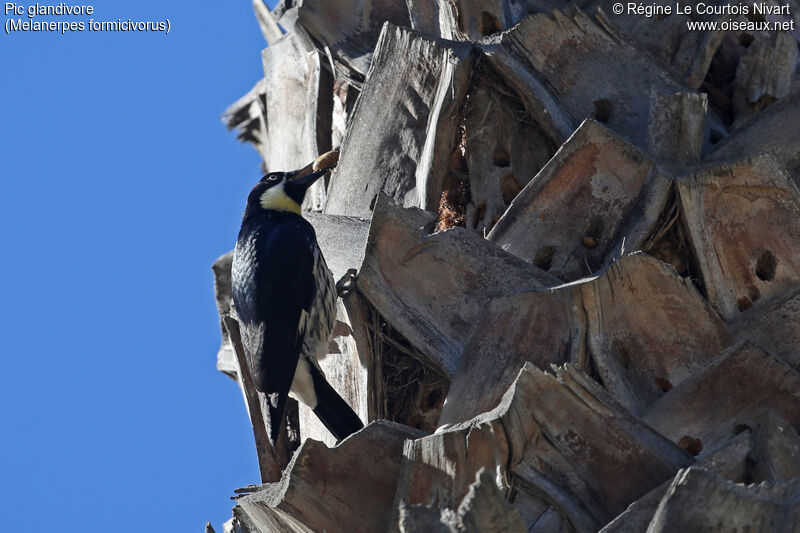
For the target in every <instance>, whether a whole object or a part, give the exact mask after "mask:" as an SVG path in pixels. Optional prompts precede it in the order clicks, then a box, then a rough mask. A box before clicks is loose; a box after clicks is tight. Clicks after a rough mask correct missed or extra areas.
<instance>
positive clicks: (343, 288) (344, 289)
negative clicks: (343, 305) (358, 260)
mask: <svg viewBox="0 0 800 533" xmlns="http://www.w3.org/2000/svg"><path fill="white" fill-rule="evenodd" d="M357 280H358V271H357V270H356V269H355V268H351V269H349V270H348V271H347V273H345V275H344V276H342V279H340V280H339V281H337V282H336V294H337V295H338V296H339V298H344V297H345V296H346V295H347V294H348V293H349V292H350V291H352V290H353V287H355V285H356V281H357Z"/></svg>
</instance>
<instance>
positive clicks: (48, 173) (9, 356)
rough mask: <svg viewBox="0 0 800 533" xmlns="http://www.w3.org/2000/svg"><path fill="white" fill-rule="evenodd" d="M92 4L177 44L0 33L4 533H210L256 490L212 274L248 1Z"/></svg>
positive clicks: (230, 167) (226, 206) (235, 220)
mask: <svg viewBox="0 0 800 533" xmlns="http://www.w3.org/2000/svg"><path fill="white" fill-rule="evenodd" d="M52 3H53V4H57V2H52ZM26 5H27V4H26ZM92 5H93V6H94V8H95V14H94V17H95V18H96V19H98V20H116V19H118V18H121V19H123V20H125V19H127V18H131V19H134V20H136V19H140V20H160V19H165V18H169V19H170V22H171V32H170V33H169V35H163V34H147V33H89V32H88V31H87V32H83V33H77V34H70V35H65V36H60V35H52V34H41V33H30V34H13V35H10V36H9V35H6V34H5V33H3V34H0V65H1V68H2V71H3V73H2V83H1V84H0V97H1V98H0V101H2V117H1V118H0V124H1V126H0V127H2V137H0V161H2V173H1V175H2V184H3V185H2V192H0V228H1V229H0V232H2V256H0V259H1V260H0V279H1V280H2V287H3V288H2V311H0V313H2V316H1V317H0V342H2V348H1V349H2V356H3V359H2V361H3V369H2V373H1V374H0V376H1V378H0V379H2V386H0V409H1V410H2V411H0V412H1V413H2V436H1V437H2V438H0V469H1V470H0V484H1V485H0V487H1V488H0V490H1V491H2V493H0V530H1V531H16V532H40V531H41V532H52V531H58V532H62V531H66V532H72V531H75V532H95V531H96V532H100V531H102V532H106V531H114V532H127V531H131V532H137V533H141V532H142V531H165V532H195V531H196V532H201V531H203V525H204V523H205V522H206V521H207V520H208V521H211V522H212V524H214V525H215V527H218V526H219V525H220V524H221V523H222V522H223V521H225V520H227V519H228V518H229V517H230V515H231V506H232V502H231V501H230V500H229V499H228V498H229V496H230V495H232V491H233V489H234V488H236V487H239V486H243V485H247V484H249V483H254V482H257V481H258V469H257V464H256V456H255V450H254V445H253V439H252V433H251V430H250V426H249V423H248V420H247V415H246V413H245V410H244V405H243V402H242V397H241V394H240V393H239V390H238V388H237V386H236V384H235V383H234V382H233V381H232V380H230V379H228V378H226V377H225V376H223V375H222V374H220V373H219V372H217V370H216V369H215V357H216V350H217V348H218V345H219V331H218V326H217V315H216V308H215V305H214V299H213V290H212V284H213V278H212V275H211V269H210V268H211V263H212V262H213V260H214V259H215V258H216V257H217V256H219V255H221V254H222V253H224V252H226V251H228V250H229V249H231V248H232V246H233V243H234V240H235V237H236V232H237V230H238V225H239V219H240V216H241V211H242V208H243V206H244V200H245V198H246V195H247V192H248V191H249V190H250V188H251V187H252V185H253V184H254V183H255V181H257V180H258V178H259V174H258V172H259V167H258V165H259V159H258V157H257V154H256V152H255V150H253V149H252V148H251V147H249V146H245V145H242V144H239V143H238V142H237V141H236V140H235V136H234V135H233V134H232V133H230V132H227V131H226V130H225V128H224V126H223V125H222V123H221V122H220V119H219V116H220V114H221V113H222V111H224V109H225V108H226V107H227V106H228V105H229V104H231V103H233V102H234V101H235V100H236V99H237V98H238V97H240V96H241V95H243V94H244V93H245V92H246V91H247V90H249V89H250V87H251V85H252V84H253V83H254V82H255V81H256V80H257V79H258V78H259V77H260V76H261V60H260V53H259V52H260V50H261V49H262V48H263V47H264V46H265V43H264V41H263V38H262V36H261V33H260V31H259V30H258V26H257V23H256V21H255V18H254V17H253V14H252V7H251V4H250V2H249V0H237V1H234V2H224V3H222V2H210V1H201V2H196V1H195V2H189V1H177V0H166V1H164V0H162V1H155V0H137V1H132V0H126V1H120V0H114V1H112V0H98V1H96V2H95V3H94V4H92ZM5 18H6V17H5V15H4V17H3V22H4V23H5ZM62 19H63V18H62ZM218 531H221V529H219V527H218Z"/></svg>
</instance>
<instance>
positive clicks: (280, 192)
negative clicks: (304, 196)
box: [259, 182, 300, 215]
mask: <svg viewBox="0 0 800 533" xmlns="http://www.w3.org/2000/svg"><path fill="white" fill-rule="evenodd" d="M284 184H285V182H283V183H280V184H278V185H275V186H274V187H270V188H269V189H267V190H266V191H264V193H263V194H262V195H261V198H260V200H259V201H260V203H261V207H263V208H264V209H273V210H275V211H291V212H292V213H297V214H298V215H299V214H300V204H298V203H297V202H295V201H294V200H292V199H291V198H290V197H289V195H288V194H286V190H285V189H284V188H283V186H284Z"/></svg>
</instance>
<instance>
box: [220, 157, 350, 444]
mask: <svg viewBox="0 0 800 533" xmlns="http://www.w3.org/2000/svg"><path fill="white" fill-rule="evenodd" d="M306 169H308V167H306ZM329 170H330V168H326V169H323V170H320V171H317V172H311V173H307V171H306V170H305V169H301V170H296V171H294V172H272V173H269V174H267V175H266V176H264V177H263V178H262V179H261V181H259V182H258V184H257V185H256V186H255V187H254V188H253V190H252V191H251V192H250V195H249V196H248V198H247V206H246V207H245V211H244V216H243V217H242V227H241V230H240V231H239V238H238V240H237V241H236V248H235V250H234V254H233V268H232V272H231V276H232V285H233V302H234V307H235V309H236V313H237V315H238V318H239V324H240V329H241V334H242V335H241V336H242V344H243V345H244V351H245V354H246V356H247V360H248V362H249V364H250V370H251V373H252V375H253V380H254V382H255V385H256V388H257V389H258V390H259V391H260V392H263V393H264V394H266V396H267V399H268V402H267V403H268V407H269V415H270V416H269V419H270V426H271V427H270V429H269V436H270V441H271V442H272V444H273V445H274V444H275V442H276V441H277V438H278V435H279V432H280V428H281V424H282V422H283V416H284V412H285V410H286V400H287V396H289V395H291V396H292V397H294V398H295V399H297V400H299V401H301V402H303V403H304V404H306V405H307V406H309V407H310V408H311V409H313V410H314V413H315V414H316V415H317V417H318V418H319V419H320V421H321V422H322V423H323V424H324V425H325V427H326V428H328V430H329V431H330V432H331V433H332V434H333V435H334V437H336V439H337V440H341V439H344V438H346V437H347V436H348V435H350V434H352V433H354V432H356V431H358V430H359V429H361V428H362V427H363V424H362V423H361V420H360V419H359V418H358V415H357V414H356V413H355V412H353V410H352V409H351V408H350V406H349V405H348V404H347V402H345V401H344V400H343V399H342V397H341V396H339V395H338V394H337V393H336V391H335V390H334V389H333V387H331V386H330V384H329V383H328V382H327V381H326V380H325V376H324V375H323V373H322V371H321V370H320V368H319V366H318V364H317V357H318V356H321V355H324V354H325V353H327V348H328V341H329V339H330V334H331V330H332V329H333V326H334V323H335V321H336V288H335V285H334V281H333V275H332V274H331V271H330V270H328V266H327V264H326V263H325V258H324V257H322V252H321V251H320V249H319V245H318V244H317V236H316V233H315V232H314V228H313V227H312V226H311V224H310V223H309V222H308V221H307V220H305V219H304V218H303V217H302V216H301V214H300V205H301V204H302V203H303V198H304V196H305V194H306V190H307V189H308V187H309V186H311V184H312V183H314V182H315V181H316V180H317V179H319V178H320V177H322V176H323V175H325V174H326V173H327V172H328V171H329ZM304 174H305V175H304Z"/></svg>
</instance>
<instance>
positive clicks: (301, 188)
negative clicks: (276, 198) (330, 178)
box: [283, 167, 332, 204]
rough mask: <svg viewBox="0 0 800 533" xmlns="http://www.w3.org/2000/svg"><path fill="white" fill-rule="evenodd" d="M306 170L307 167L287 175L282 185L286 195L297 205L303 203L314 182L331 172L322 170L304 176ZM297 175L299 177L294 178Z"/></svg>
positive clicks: (327, 169)
mask: <svg viewBox="0 0 800 533" xmlns="http://www.w3.org/2000/svg"><path fill="white" fill-rule="evenodd" d="M307 168H308V167H306V168H302V169H300V170H295V171H294V172H291V173H289V174H288V175H287V176H286V178H287V179H286V181H285V182H284V184H283V189H284V191H286V194H287V195H288V196H289V197H290V198H292V199H293V200H294V201H295V202H297V203H298V204H302V203H303V198H305V195H306V191H307V190H308V188H309V187H311V185H312V184H313V183H314V182H315V181H317V180H318V179H320V178H321V177H322V176H324V175H325V174H327V173H328V172H330V171H331V170H332V169H330V168H324V169H322V170H318V171H316V172H311V173H310V174H306V173H305V172H304V171H307ZM298 174H300V176H298V177H295V176H297V175H298Z"/></svg>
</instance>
